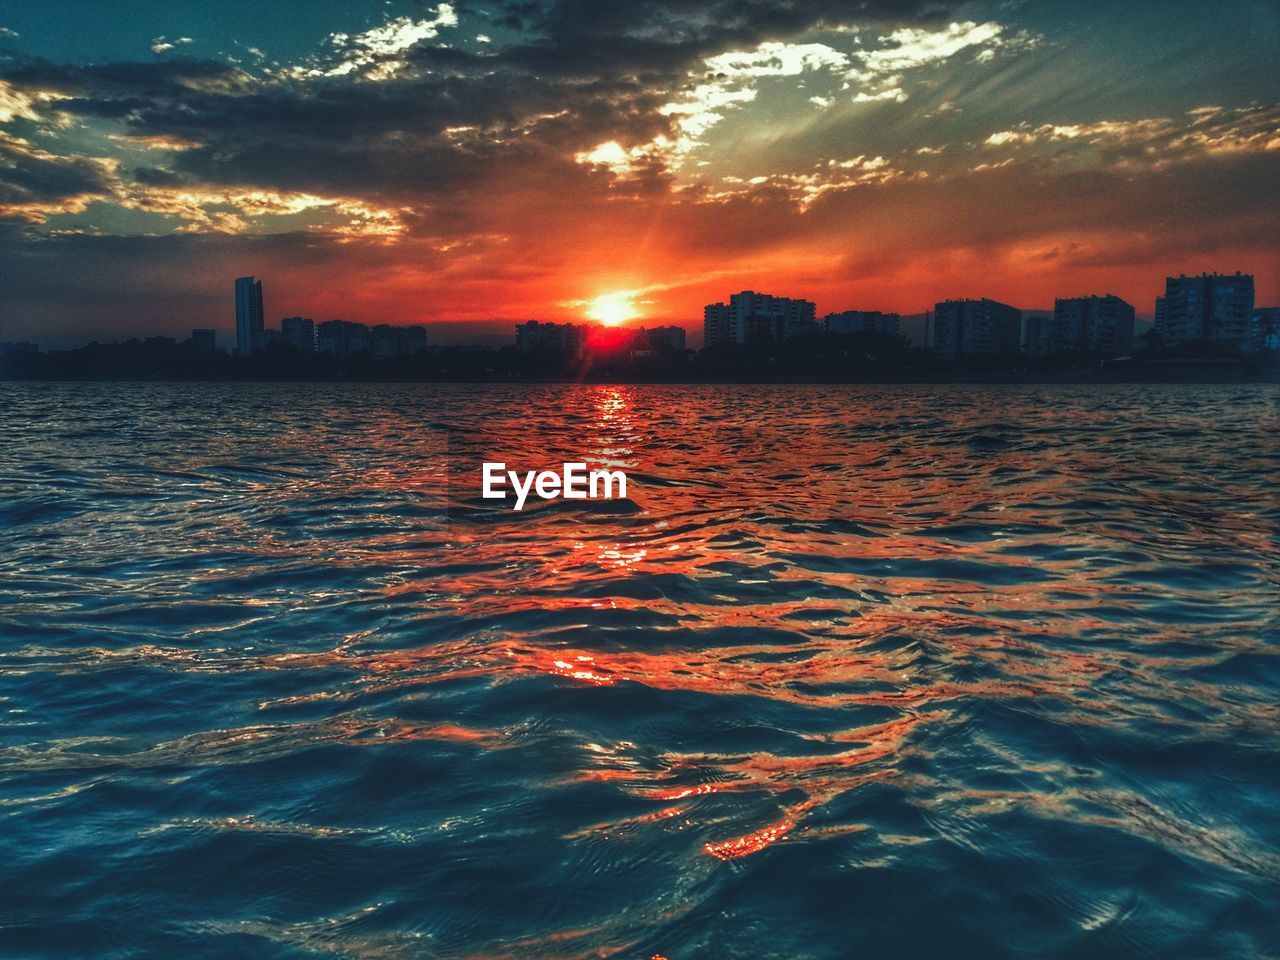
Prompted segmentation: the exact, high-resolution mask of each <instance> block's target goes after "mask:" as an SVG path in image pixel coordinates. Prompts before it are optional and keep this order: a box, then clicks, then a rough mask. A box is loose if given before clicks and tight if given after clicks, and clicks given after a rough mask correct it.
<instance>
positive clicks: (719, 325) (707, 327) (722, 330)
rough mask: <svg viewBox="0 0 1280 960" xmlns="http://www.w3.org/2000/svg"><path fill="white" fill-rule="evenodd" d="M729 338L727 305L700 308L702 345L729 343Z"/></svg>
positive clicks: (720, 304) (716, 304)
mask: <svg viewBox="0 0 1280 960" xmlns="http://www.w3.org/2000/svg"><path fill="white" fill-rule="evenodd" d="M731 342H732V341H731V340H730V338H729V305H728V304H726V303H709V304H707V305H706V306H705V307H703V308H702V345H703V346H704V347H711V346H715V345H716V344H718V343H731Z"/></svg>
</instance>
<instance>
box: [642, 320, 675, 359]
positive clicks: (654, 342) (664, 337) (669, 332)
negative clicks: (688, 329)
mask: <svg viewBox="0 0 1280 960" xmlns="http://www.w3.org/2000/svg"><path fill="white" fill-rule="evenodd" d="M638 339H639V340H640V341H642V344H643V346H644V347H645V348H647V349H649V350H654V351H656V352H658V353H684V343H685V334H684V327H675V326H671V327H649V328H648V329H645V328H644V327H641V328H640V330H639V337H638Z"/></svg>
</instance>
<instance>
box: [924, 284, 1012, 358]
mask: <svg viewBox="0 0 1280 960" xmlns="http://www.w3.org/2000/svg"><path fill="white" fill-rule="evenodd" d="M933 310H934V315H933V352H934V353H935V354H937V355H938V356H940V357H948V358H950V357H955V356H959V355H961V354H965V355H976V354H1011V353H1017V352H1018V348H1019V347H1020V345H1021V343H1022V311H1021V310H1019V309H1018V308H1017V307H1011V306H1009V305H1008V304H1007V303H1000V302H998V301H996V300H988V299H986V298H985V297H984V298H983V299H981V300H944V301H943V302H941V303H938V304H935V305H934V308H933Z"/></svg>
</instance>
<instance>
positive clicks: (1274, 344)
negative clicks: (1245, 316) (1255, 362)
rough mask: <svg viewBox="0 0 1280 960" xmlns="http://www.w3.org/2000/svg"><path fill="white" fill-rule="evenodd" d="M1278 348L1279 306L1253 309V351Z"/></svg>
mask: <svg viewBox="0 0 1280 960" xmlns="http://www.w3.org/2000/svg"><path fill="white" fill-rule="evenodd" d="M1259 350H1280V307H1258V308H1257V309H1256V310H1254V311H1253V351H1254V352H1255V353H1256V352H1257V351H1259Z"/></svg>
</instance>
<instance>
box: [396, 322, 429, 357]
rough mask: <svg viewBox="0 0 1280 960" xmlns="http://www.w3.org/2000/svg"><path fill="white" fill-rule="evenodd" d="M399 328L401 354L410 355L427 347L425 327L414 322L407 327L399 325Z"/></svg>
mask: <svg viewBox="0 0 1280 960" xmlns="http://www.w3.org/2000/svg"><path fill="white" fill-rule="evenodd" d="M399 330H400V334H399V344H400V353H401V354H402V355H404V356H408V357H411V356H413V355H414V354H415V353H421V352H422V351H423V350H425V349H427V328H426V327H422V326H419V325H418V324H416V323H415V324H411V325H410V326H407V327H400V328H399Z"/></svg>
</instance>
